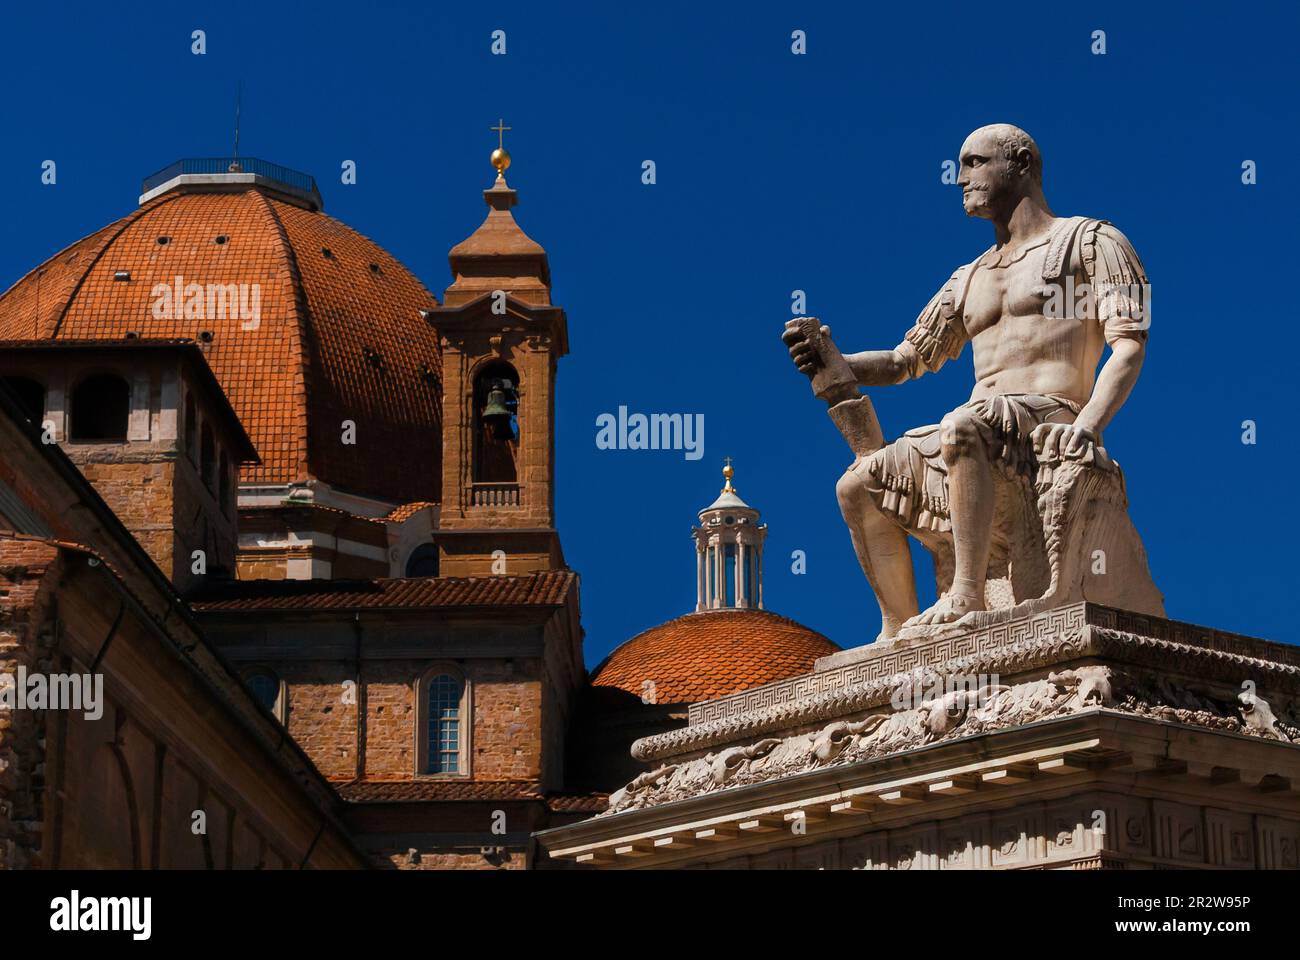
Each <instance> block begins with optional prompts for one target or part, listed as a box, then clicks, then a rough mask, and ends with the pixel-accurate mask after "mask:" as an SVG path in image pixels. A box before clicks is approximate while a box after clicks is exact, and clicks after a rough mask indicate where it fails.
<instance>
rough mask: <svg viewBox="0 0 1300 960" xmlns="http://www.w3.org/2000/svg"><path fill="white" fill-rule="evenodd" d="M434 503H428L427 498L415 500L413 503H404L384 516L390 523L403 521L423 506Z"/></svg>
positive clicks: (431, 505) (434, 504) (429, 505)
mask: <svg viewBox="0 0 1300 960" xmlns="http://www.w3.org/2000/svg"><path fill="white" fill-rule="evenodd" d="M436 506H437V504H436V503H430V502H429V501H428V500H417V501H416V502H415V503H404V504H402V505H401V506H400V507H398V508H397V509H396V510H394V511H392V512H391V513H390V514H389V515H388V516H386V517H384V519H385V520H387V521H389V522H390V523H403V522H405V521H406V520H409V519H410V518H411V517H412V516H414V515H415V514H417V513H419V512H420V511H421V510H423V509H424V508H425V507H436Z"/></svg>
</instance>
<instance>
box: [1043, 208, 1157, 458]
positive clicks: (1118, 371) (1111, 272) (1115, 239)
mask: <svg viewBox="0 0 1300 960" xmlns="http://www.w3.org/2000/svg"><path fill="white" fill-rule="evenodd" d="M1079 252H1080V255H1081V259H1082V265H1083V271H1084V273H1085V275H1086V278H1087V282H1088V284H1089V286H1090V288H1091V292H1092V298H1093V300H1092V302H1093V304H1094V308H1093V309H1094V310H1095V318H1096V322H1098V323H1100V324H1101V325H1102V331H1103V334H1104V336H1105V338H1106V343H1107V344H1108V345H1109V346H1110V356H1108V357H1107V358H1106V362H1105V363H1104V364H1103V365H1102V368H1101V372H1100V373H1099V374H1098V375H1097V381H1096V384H1095V385H1094V386H1093V390H1092V396H1091V397H1090V398H1089V399H1088V402H1087V403H1086V404H1084V407H1083V409H1082V410H1081V411H1080V412H1079V416H1078V417H1077V418H1076V419H1075V421H1074V424H1073V425H1072V429H1069V430H1067V431H1064V433H1065V434H1068V435H1061V436H1056V437H1052V438H1050V440H1049V446H1055V445H1056V443H1054V442H1051V441H1056V442H1059V443H1060V445H1061V450H1062V452H1064V453H1066V454H1076V453H1082V452H1083V451H1084V450H1085V449H1086V447H1087V443H1088V442H1100V438H1101V433H1102V431H1103V430H1105V429H1106V426H1107V425H1108V424H1109V423H1110V421H1111V420H1112V419H1113V418H1114V416H1115V414H1116V413H1118V412H1119V409H1120V407H1122V406H1123V405H1124V401H1125V400H1127V399H1128V396H1129V394H1130V393H1131V392H1132V391H1133V386H1134V384H1136V383H1137V379H1138V374H1139V373H1140V372H1141V370H1142V361H1143V360H1144V359H1145V357H1146V345H1147V332H1148V329H1149V327H1150V325H1151V310H1150V301H1151V298H1150V285H1149V284H1148V282H1147V276H1146V271H1145V270H1144V269H1143V267H1142V261H1141V260H1140V259H1139V258H1138V255H1137V251H1135V250H1134V249H1133V246H1132V244H1130V243H1129V242H1128V238H1127V237H1125V236H1124V234H1122V233H1120V232H1119V231H1118V230H1116V229H1115V228H1114V227H1113V226H1111V225H1110V224H1109V223H1106V222H1105V221H1096V222H1094V223H1092V224H1089V225H1088V226H1087V227H1086V228H1085V229H1084V230H1083V232H1082V236H1081V237H1080V250H1079Z"/></svg>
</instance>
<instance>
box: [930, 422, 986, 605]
mask: <svg viewBox="0 0 1300 960" xmlns="http://www.w3.org/2000/svg"><path fill="white" fill-rule="evenodd" d="M939 433H940V449H941V451H942V453H943V461H944V463H945V464H947V466H948V511H949V514H950V515H951V517H952V539H953V562H954V570H953V578H952V588H951V589H950V590H949V591H948V593H947V594H946V595H945V596H943V597H940V598H939V600H938V602H937V603H935V604H934V606H932V607H930V608H929V609H928V610H926V611H925V612H923V613H921V614H919V615H918V616H916V617H913V618H912V620H911V621H910V622H911V623H914V624H933V623H950V622H951V621H953V620H959V619H961V618H962V617H963V616H965V615H966V614H968V613H971V612H972V611H975V610H983V609H984V580H985V576H986V575H987V573H988V565H989V544H990V542H991V541H992V537H993V500H994V489H993V470H992V467H991V466H990V464H989V454H988V450H987V449H985V446H984V440H983V438H982V437H981V436H980V431H979V427H978V426H977V425H976V423H975V420H974V418H973V417H972V416H971V415H970V414H969V413H968V412H966V411H965V410H956V411H954V412H953V413H950V414H948V416H946V417H944V419H943V422H942V423H940V425H939Z"/></svg>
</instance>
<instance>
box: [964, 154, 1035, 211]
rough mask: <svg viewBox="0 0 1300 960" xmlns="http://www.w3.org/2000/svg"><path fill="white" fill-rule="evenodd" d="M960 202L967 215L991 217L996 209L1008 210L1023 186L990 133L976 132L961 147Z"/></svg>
mask: <svg viewBox="0 0 1300 960" xmlns="http://www.w3.org/2000/svg"><path fill="white" fill-rule="evenodd" d="M960 160H961V173H960V174H959V175H958V177H957V184H958V186H960V187H961V199H962V205H963V206H964V207H965V208H966V216H968V217H982V218H984V219H985V220H993V219H996V218H997V217H998V214H999V212H1003V211H1009V210H1010V208H1012V207H1013V206H1014V204H1015V201H1016V200H1018V199H1019V198H1020V195H1021V193H1022V191H1023V189H1024V185H1023V183H1022V182H1021V181H1022V180H1023V177H1021V176H1019V175H1017V173H1016V172H1015V171H1014V170H1013V169H1012V164H1011V161H1009V160H1008V159H1007V158H1006V157H1005V156H1003V151H1002V147H1001V145H1000V144H999V143H998V142H997V138H996V137H994V136H993V135H992V134H989V133H975V134H972V135H971V137H970V138H969V139H968V140H967V141H966V142H965V143H963V144H962V146H961V158H960Z"/></svg>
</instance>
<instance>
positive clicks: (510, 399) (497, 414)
mask: <svg viewBox="0 0 1300 960" xmlns="http://www.w3.org/2000/svg"><path fill="white" fill-rule="evenodd" d="M518 406H519V399H518V396H517V395H516V394H515V390H514V386H513V385H512V384H511V383H510V381H509V380H492V381H490V383H489V386H488V395H487V403H486V404H485V405H484V407H483V423H484V424H485V425H487V426H488V427H489V428H491V430H492V435H493V436H495V437H496V438H497V439H498V440H513V439H514V438H515V428H514V424H513V422H512V421H513V419H514V416H515V410H516V409H517V408H518Z"/></svg>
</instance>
